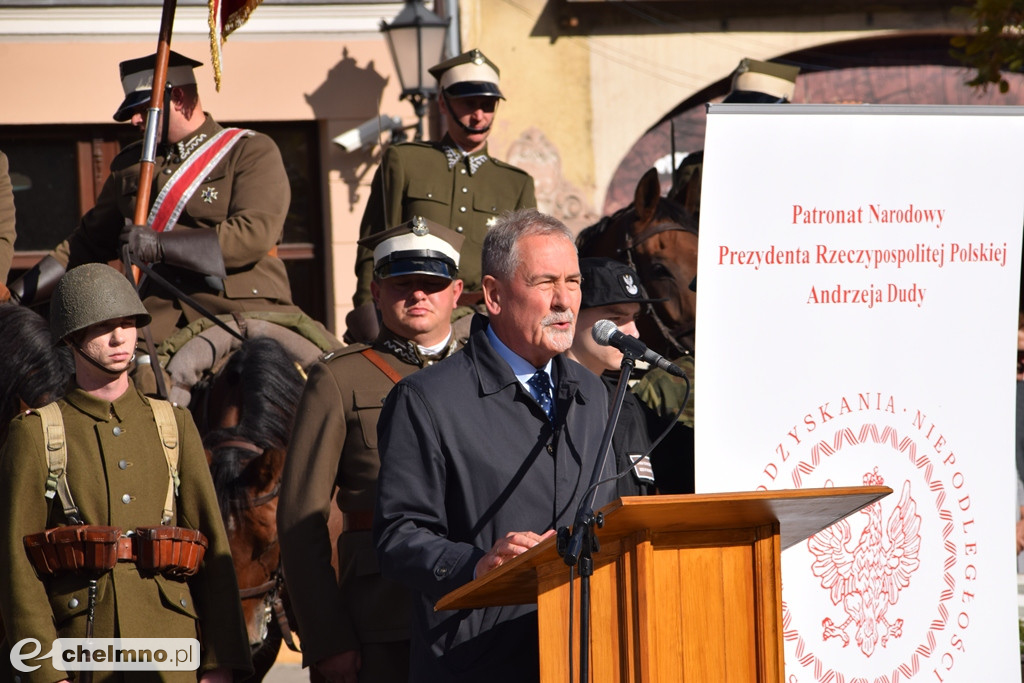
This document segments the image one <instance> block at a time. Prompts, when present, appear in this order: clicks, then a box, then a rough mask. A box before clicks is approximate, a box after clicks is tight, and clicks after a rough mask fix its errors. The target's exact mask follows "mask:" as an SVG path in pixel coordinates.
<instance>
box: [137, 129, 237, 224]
mask: <svg viewBox="0 0 1024 683" xmlns="http://www.w3.org/2000/svg"><path fill="white" fill-rule="evenodd" d="M252 134H253V131H251V130H248V129H246V128H225V129H224V130H222V131H220V132H218V133H217V134H216V135H214V136H213V137H212V138H210V140H209V142H207V143H206V144H204V145H203V146H202V147H200V148H199V151H198V152H196V153H194V154H192V155H190V156H189V157H188V159H186V160H185V161H184V163H182V164H181V166H179V167H178V170H177V171H175V172H174V175H172V176H171V178H170V180H168V181H167V184H165V185H164V186H163V188H162V189H161V190H160V194H158V195H157V198H156V201H155V202H153V207H152V208H151V209H150V210H149V218H148V219H147V223H148V224H149V226H150V227H151V228H153V230H155V231H157V232H164V231H165V230H166V231H170V230H172V229H173V228H174V225H175V224H176V223H177V222H178V218H179V217H180V216H181V212H182V211H184V210H185V204H187V203H188V200H189V199H191V198H192V195H193V194H195V191H196V189H197V188H198V187H199V185H200V184H201V183H202V181H203V178H205V177H206V176H207V175H208V174H209V173H210V171H212V170H213V168H214V166H216V165H217V164H218V163H220V161H221V160H222V159H223V158H224V156H225V155H227V153H228V152H230V151H231V148H232V147H234V146H235V143H236V142H238V141H239V140H241V139H242V138H243V137H245V136H248V135H252Z"/></svg>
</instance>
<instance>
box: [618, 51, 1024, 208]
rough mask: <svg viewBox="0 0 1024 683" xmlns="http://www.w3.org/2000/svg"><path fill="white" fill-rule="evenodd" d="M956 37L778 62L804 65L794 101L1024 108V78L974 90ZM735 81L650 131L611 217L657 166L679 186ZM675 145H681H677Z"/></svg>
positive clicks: (630, 162) (636, 149) (630, 157)
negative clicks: (710, 117)
mask: <svg viewBox="0 0 1024 683" xmlns="http://www.w3.org/2000/svg"><path fill="white" fill-rule="evenodd" d="M951 38H952V34H950V33H927V34H899V35H891V36H884V37H879V38H866V39H860V40H853V41H844V42H838V43H831V44H828V45H822V46H818V47H814V48H809V49H805V50H799V51H796V52H791V53H788V54H784V55H779V56H776V57H773V58H772V59H773V61H779V62H783V63H786V64H793V65H798V66H800V68H801V74H800V76H799V77H798V78H797V82H796V93H795V95H794V98H793V100H794V102H805V103H820V104H841V103H863V104H957V105H1007V106H1009V105H1022V104H1024V75H1021V74H1007V75H1006V76H1007V79H1008V80H1009V81H1010V91H1009V92H1008V93H1007V94H1005V95H1002V94H1000V93H999V91H998V90H997V89H996V88H994V87H990V88H988V89H987V90H977V89H975V88H971V87H970V86H968V85H966V82H967V81H968V80H969V79H970V77H971V74H970V71H969V70H968V69H966V68H965V67H964V66H962V65H961V64H960V63H959V62H957V61H956V60H955V59H953V58H952V57H951V56H950V49H951V48H950V39H951ZM729 86H730V79H729V78H723V79H722V80H720V81H717V82H715V83H712V84H710V85H708V86H707V87H706V88H704V89H703V90H701V91H700V92H698V93H696V94H694V95H693V96H692V97H690V98H688V99H687V100H685V101H683V102H681V103H680V104H679V105H678V106H677V107H676V108H675V109H673V110H672V111H671V112H668V113H667V114H666V115H665V116H664V117H663V118H662V119H661V121H659V122H658V123H657V124H655V125H654V126H653V127H652V128H651V129H649V130H648V131H647V132H646V133H645V134H644V135H643V136H642V137H641V138H640V139H639V140H638V141H637V142H636V144H634V145H633V147H632V149H630V151H629V152H628V153H627V154H626V156H625V157H624V158H623V160H622V162H621V163H620V164H619V166H618V168H617V169H616V171H615V173H614V174H613V176H612V180H611V182H610V183H609V185H608V190H607V192H606V194H605V202H604V207H603V209H602V211H603V213H604V214H605V215H608V214H611V213H613V212H614V211H616V210H617V209H619V208H621V207H623V206H626V205H627V204H629V203H630V202H631V201H632V200H633V193H634V190H635V188H636V184H637V182H638V181H639V179H640V178H641V176H643V174H644V173H645V172H646V171H647V170H648V169H649V168H651V167H652V166H657V167H658V169H659V173H660V175H661V177H662V183H663V185H662V186H663V191H667V190H668V189H669V185H670V183H671V169H672V164H671V163H670V162H669V160H670V159H671V157H672V152H673V149H674V151H675V158H676V162H677V164H678V162H679V161H680V160H681V158H682V157H683V156H684V155H685V154H687V153H690V152H694V151H698V150H701V149H702V148H703V147H704V127H705V124H706V118H707V117H706V109H705V104H707V103H708V102H718V101H720V100H721V99H722V98H723V97H725V95H726V94H728V92H729ZM673 139H674V147H673Z"/></svg>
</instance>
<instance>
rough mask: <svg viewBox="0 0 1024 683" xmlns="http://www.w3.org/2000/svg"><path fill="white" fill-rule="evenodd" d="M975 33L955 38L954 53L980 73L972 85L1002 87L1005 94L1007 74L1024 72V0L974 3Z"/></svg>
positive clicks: (978, 1)
mask: <svg viewBox="0 0 1024 683" xmlns="http://www.w3.org/2000/svg"><path fill="white" fill-rule="evenodd" d="M967 11H968V13H969V16H970V19H971V21H972V23H973V24H974V28H975V30H974V32H973V33H972V34H969V35H963V36H957V37H955V38H953V40H952V44H953V50H952V54H953V56H954V57H955V58H956V59H959V60H960V61H961V62H963V63H964V64H966V65H967V66H969V67H971V68H972V69H975V70H977V74H976V75H975V77H974V78H972V79H971V80H970V81H968V85H972V86H977V87H982V88H984V87H987V86H988V85H990V84H993V83H995V84H998V86H999V92H1001V93H1005V92H1007V91H1008V90H1009V89H1010V84H1009V82H1007V80H1006V78H1005V77H1004V75H1003V74H1004V73H1006V72H1011V73H1012V72H1019V71H1022V70H1024V0H974V5H973V7H971V8H970V9H969V10H967Z"/></svg>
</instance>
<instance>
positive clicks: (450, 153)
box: [442, 145, 462, 171]
mask: <svg viewBox="0 0 1024 683" xmlns="http://www.w3.org/2000/svg"><path fill="white" fill-rule="evenodd" d="M442 149H444V155H445V157H446V158H447V159H448V170H449V171H450V170H452V169H453V168H455V164H457V163H459V159H461V158H462V152H460V151H459V150H457V149H455V148H454V147H449V146H448V145H445V146H444V147H443V148H442Z"/></svg>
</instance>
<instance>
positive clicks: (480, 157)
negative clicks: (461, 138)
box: [466, 154, 487, 175]
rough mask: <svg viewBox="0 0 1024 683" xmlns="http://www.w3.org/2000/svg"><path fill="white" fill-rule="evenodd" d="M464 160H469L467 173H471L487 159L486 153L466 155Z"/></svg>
mask: <svg viewBox="0 0 1024 683" xmlns="http://www.w3.org/2000/svg"><path fill="white" fill-rule="evenodd" d="M466 160H467V161H468V162H469V175H473V174H474V173H476V171H477V169H478V168H480V166H482V165H483V163H484V162H485V161H487V155H486V154H477V155H476V156H475V157H466Z"/></svg>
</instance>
